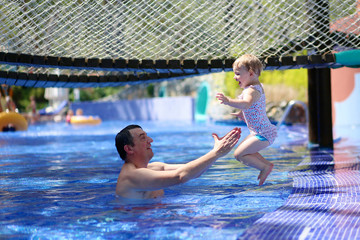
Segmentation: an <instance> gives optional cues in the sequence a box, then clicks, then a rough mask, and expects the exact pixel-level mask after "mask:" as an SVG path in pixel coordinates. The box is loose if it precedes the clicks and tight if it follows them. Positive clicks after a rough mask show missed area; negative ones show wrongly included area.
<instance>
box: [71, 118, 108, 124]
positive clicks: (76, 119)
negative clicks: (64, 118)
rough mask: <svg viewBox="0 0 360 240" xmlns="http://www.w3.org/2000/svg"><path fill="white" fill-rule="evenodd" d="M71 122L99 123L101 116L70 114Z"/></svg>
mask: <svg viewBox="0 0 360 240" xmlns="http://www.w3.org/2000/svg"><path fill="white" fill-rule="evenodd" d="M70 123H71V124H78V125H80V124H87V125H97V124H100V123H101V118H99V117H98V116H72V117H71V118H70Z"/></svg>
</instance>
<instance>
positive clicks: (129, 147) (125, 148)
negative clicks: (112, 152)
mask: <svg viewBox="0 0 360 240" xmlns="http://www.w3.org/2000/svg"><path fill="white" fill-rule="evenodd" d="M124 150H125V152H126V153H127V154H131V153H133V150H132V147H131V146H130V145H125V146H124Z"/></svg>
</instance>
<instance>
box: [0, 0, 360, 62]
mask: <svg viewBox="0 0 360 240" xmlns="http://www.w3.org/2000/svg"><path fill="white" fill-rule="evenodd" d="M359 16H360V0H329V1H326V0H307V1H304V0H301V1H300V0H293V1H285V0H271V1H270V0H257V1H250V0H242V1H239V0H216V1H209V0H197V1H191V0H183V1H176V0H147V1H140V0H132V1H129V0H122V1H120V0H92V1H85V0H77V1H70V0H62V1H58V0H15V1H10V0H5V1H2V4H1V5H0V19H1V23H2V24H1V25H0V52H3V53H21V54H30V55H37V56H56V57H68V58H86V59H91V58H98V59H139V60H141V59H152V60H156V59H166V60H171V59H177V60H184V59H192V60H198V59H207V60H211V59H233V58H236V57H238V56H240V55H242V54H244V53H250V54H254V55H256V56H258V57H282V56H298V55H311V54H319V53H325V52H330V51H333V50H336V51H342V50H347V49H359V48H360V41H359V34H360V18H359Z"/></svg>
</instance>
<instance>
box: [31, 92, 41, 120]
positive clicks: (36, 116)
mask: <svg viewBox="0 0 360 240" xmlns="http://www.w3.org/2000/svg"><path fill="white" fill-rule="evenodd" d="M28 108H30V112H29V119H30V123H35V122H37V121H39V119H40V115H39V113H38V111H37V109H36V100H35V97H34V96H30V105H29V106H28Z"/></svg>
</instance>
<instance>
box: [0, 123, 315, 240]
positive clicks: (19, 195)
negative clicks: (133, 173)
mask: <svg viewBox="0 0 360 240" xmlns="http://www.w3.org/2000/svg"><path fill="white" fill-rule="evenodd" d="M135 123H137V124H140V125H141V126H143V129H144V130H145V131H146V132H147V133H148V134H149V136H151V137H152V138H153V139H154V142H153V143H152V146H153V151H154V153H155V156H154V158H153V161H163V162H167V163H184V162H187V161H190V160H193V159H195V158H197V157H200V156H201V155H203V154H205V153H206V152H208V151H209V150H210V149H211V148H212V146H213V139H212V137H211V133H212V132H215V133H218V134H219V135H224V134H225V133H226V132H228V131H229V130H230V129H231V128H233V126H230V125H221V124H213V123H192V122H179V123H176V122H175V123H174V122H172V123H164V122H135ZM127 124H129V122H117V121H109V122H103V123H102V124H101V125H98V126H71V125H67V124H65V123H52V124H42V125H33V126H30V128H29V130H28V131H26V132H15V133H11V132H8V133H1V136H0V146H1V148H0V159H1V160H0V238H1V239H95V238H96V239H238V238H240V237H241V236H242V235H243V234H244V233H245V232H246V229H249V227H251V226H252V225H253V224H254V223H255V222H256V221H257V220H259V219H261V218H262V217H263V216H264V215H265V214H266V213H271V212H274V211H275V210H276V209H278V208H280V207H281V206H283V205H284V203H285V202H286V200H287V199H288V197H289V196H290V194H291V193H292V191H293V188H292V179H291V178H290V177H289V172H291V170H292V169H294V168H295V167H296V166H297V165H298V164H299V163H300V162H301V161H303V158H304V156H305V155H308V151H307V149H306V140H307V135H306V129H304V127H301V126H300V127H282V128H281V129H280V132H279V137H278V139H277V140H276V141H275V143H274V144H273V145H272V146H271V147H269V148H267V149H265V150H264V151H262V154H263V155H264V156H265V157H266V158H267V159H269V160H271V161H272V162H273V163H274V164H275V167H274V170H273V172H272V174H271V175H270V176H269V178H268V180H267V181H266V183H265V184H264V185H263V186H261V187H259V186H258V185H257V184H258V181H257V179H256V178H257V175H258V172H257V171H256V170H254V169H251V168H248V167H246V166H244V165H242V164H240V163H239V162H237V161H235V160H234V159H233V152H231V153H229V154H228V155H227V156H225V157H223V158H221V159H219V160H218V161H217V162H216V163H215V164H214V165H213V166H212V167H211V168H210V169H209V170H208V171H207V172H206V173H205V174H203V175H202V176H201V177H200V178H198V179H194V180H191V181H189V182H188V183H186V184H183V185H180V186H174V187H171V188H168V189H165V196H164V197H162V198H159V199H155V200H146V201H139V200H137V201H136V200H131V201H124V200H122V199H119V198H117V197H116V196H115V185H116V180H117V176H118V173H119V171H120V169H121V166H122V160H120V158H119V156H118V154H117V152H116V149H115V147H114V137H115V135H116V133H117V132H118V131H119V130H120V129H122V128H123V127H125V126H126V125H127ZM247 133H248V132H247V129H246V128H243V137H245V136H246V135H247Z"/></svg>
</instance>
